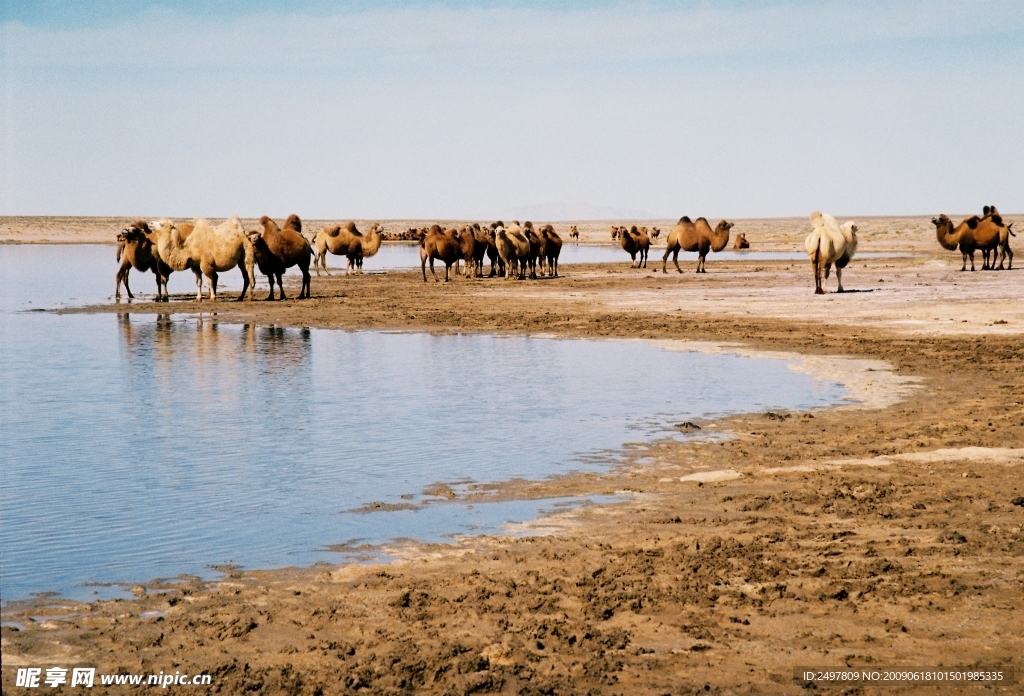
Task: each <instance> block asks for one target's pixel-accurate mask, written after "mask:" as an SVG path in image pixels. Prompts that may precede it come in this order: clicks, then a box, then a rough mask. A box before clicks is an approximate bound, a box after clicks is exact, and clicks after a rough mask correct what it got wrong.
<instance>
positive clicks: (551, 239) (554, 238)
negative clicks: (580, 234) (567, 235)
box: [538, 225, 562, 278]
mask: <svg viewBox="0 0 1024 696" xmlns="http://www.w3.org/2000/svg"><path fill="white" fill-rule="evenodd" d="M538 234H539V235H540V236H541V237H543V238H544V260H545V261H546V262H547V268H548V275H549V276H552V277H554V278H557V277H558V257H559V255H560V254H561V253H562V238H561V237H559V236H558V233H557V232H555V228H554V227H553V226H552V225H544V226H542V227H541V228H540V230H539V232H538ZM543 268H544V266H543V265H542V266H541V270H543Z"/></svg>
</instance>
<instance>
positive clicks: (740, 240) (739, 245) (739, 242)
mask: <svg viewBox="0 0 1024 696" xmlns="http://www.w3.org/2000/svg"><path fill="white" fill-rule="evenodd" d="M732 248H733V249H749V248H750V242H748V241H747V235H745V234H743V233H742V232H740V233H739V234H738V235H736V241H735V242H734V243H733V245H732Z"/></svg>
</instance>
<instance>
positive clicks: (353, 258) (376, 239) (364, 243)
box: [345, 222, 384, 273]
mask: <svg viewBox="0 0 1024 696" xmlns="http://www.w3.org/2000/svg"><path fill="white" fill-rule="evenodd" d="M383 241H384V228H383V227H382V226H381V224H380V223H379V222H375V223H373V224H372V225H370V229H369V230H367V231H366V234H364V235H361V236H360V238H359V239H358V240H357V241H356V243H354V244H353V245H352V246H350V247H349V250H348V253H347V254H345V257H346V258H347V259H348V269H349V270H352V269H353V268H354V270H355V272H356V273H362V272H363V259H368V258H370V257H372V256H375V255H376V254H377V252H378V251H380V245H381V242H383Z"/></svg>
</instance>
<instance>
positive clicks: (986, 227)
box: [932, 215, 1009, 271]
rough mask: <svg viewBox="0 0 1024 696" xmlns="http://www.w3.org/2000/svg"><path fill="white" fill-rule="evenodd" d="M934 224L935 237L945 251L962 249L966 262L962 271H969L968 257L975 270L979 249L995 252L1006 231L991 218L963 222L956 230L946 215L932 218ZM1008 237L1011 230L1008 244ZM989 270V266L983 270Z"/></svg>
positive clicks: (973, 217) (975, 218) (976, 218)
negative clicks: (1002, 233) (975, 259)
mask: <svg viewBox="0 0 1024 696" xmlns="http://www.w3.org/2000/svg"><path fill="white" fill-rule="evenodd" d="M1000 222H1002V218H1000ZM932 224H933V225H935V237H936V239H938V240H939V244H940V245H941V246H942V248H943V249H948V250H950V251H953V250H954V249H957V248H959V249H960V255H961V256H962V257H963V261H964V262H963V265H962V266H961V267H960V270H961V271H966V270H967V259H968V257H970V259H971V270H972V271H973V270H974V252H975V251H977V250H979V249H981V250H983V251H984V250H988V251H994V250H995V249H996V248H997V247H998V246H999V237H1000V234H1001V232H1002V229H1005V228H1004V227H1003V226H1002V225H997V224H995V222H993V220H992V217H991V216H989V217H986V218H979V217H978V216H977V215H974V216H972V217H969V218H967V219H966V220H963V221H962V222H961V223H960V224H959V225H957V226H956V227H955V228H954V227H953V221H952V220H950V219H949V217H947V216H946V215H940V216H939V217H938V218H932ZM1001 228H1002V229H1001ZM1008 235H1009V230H1007V243H1009V236H1008ZM986 256H987V254H986ZM987 268H988V266H987V265H986V266H983V267H982V270H985V269H987Z"/></svg>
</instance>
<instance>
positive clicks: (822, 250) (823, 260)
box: [804, 210, 857, 295]
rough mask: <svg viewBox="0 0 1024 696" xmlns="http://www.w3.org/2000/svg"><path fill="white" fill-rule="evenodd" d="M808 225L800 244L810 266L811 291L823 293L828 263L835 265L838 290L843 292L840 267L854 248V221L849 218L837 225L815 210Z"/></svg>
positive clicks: (846, 261) (832, 219) (844, 264)
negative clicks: (802, 241)
mask: <svg viewBox="0 0 1024 696" xmlns="http://www.w3.org/2000/svg"><path fill="white" fill-rule="evenodd" d="M811 226H812V227H813V229H812V230H811V233H810V234H809V235H807V239H805V240H804V248H805V249H807V254H808V255H809V256H810V257H811V266H813V267H814V294H816V295H822V294H824V293H825V281H827V280H828V276H829V271H831V270H832V264H835V265H836V280H837V281H838V283H839V289H838V292H843V269H844V268H846V265H847V264H848V263H850V259H852V258H853V255H854V253H855V252H856V251H857V225H856V223H854V222H852V221H851V222H846V223H843V226H842V227H840V226H839V223H837V222H836V219H835V218H834V217H832V216H831V215H826V214H825V213H821V212H818V211H817V210H815V211H814V212H813V213H811Z"/></svg>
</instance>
